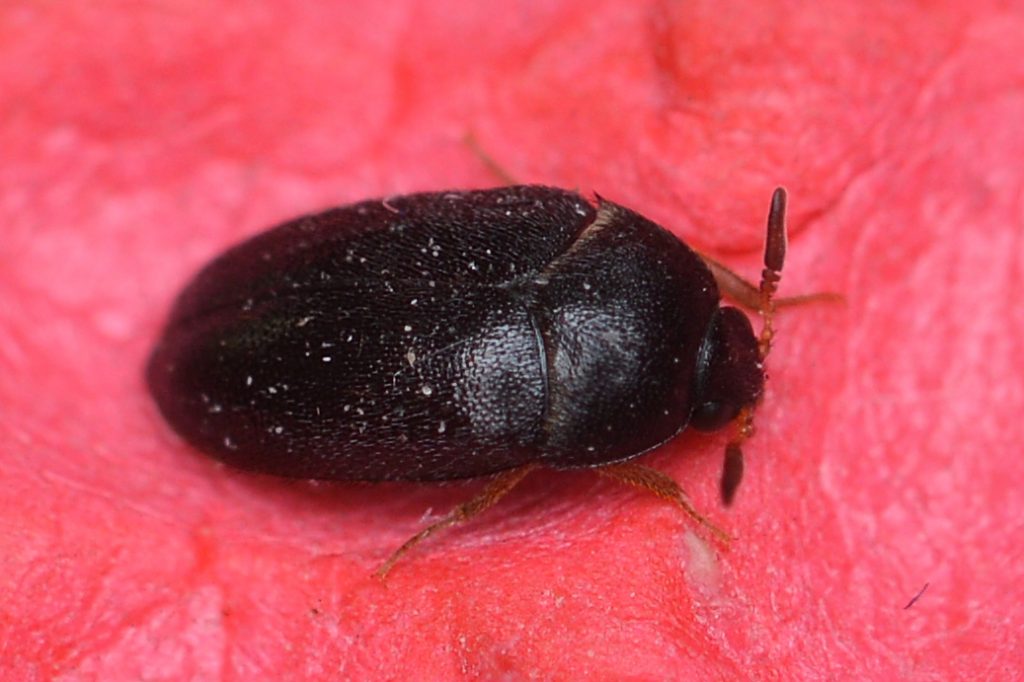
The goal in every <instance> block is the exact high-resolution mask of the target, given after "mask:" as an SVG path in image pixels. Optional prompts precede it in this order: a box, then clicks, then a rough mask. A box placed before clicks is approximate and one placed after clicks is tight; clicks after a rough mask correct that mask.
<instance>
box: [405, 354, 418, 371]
mask: <svg viewBox="0 0 1024 682" xmlns="http://www.w3.org/2000/svg"><path fill="white" fill-rule="evenodd" d="M405 361H406V362H408V363H409V366H410V367H413V366H415V365H416V353H414V352H413V351H411V350H410V351H409V352H408V353H406V354H405Z"/></svg>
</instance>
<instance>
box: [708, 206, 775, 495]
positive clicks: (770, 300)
mask: <svg viewBox="0 0 1024 682" xmlns="http://www.w3.org/2000/svg"><path fill="white" fill-rule="evenodd" d="M785 260H786V190H785V189H783V188H782V187H776V188H775V192H774V193H773V194H772V203H771V208H769V209H768V230H767V235H766V237H765V244H764V269H763V270H762V271H761V285H760V287H758V293H759V296H760V301H759V304H758V307H757V308H758V312H759V313H760V314H761V320H762V325H761V336H760V337H759V338H758V341H757V354H758V358H759V359H760V362H761V366H762V367H763V366H764V361H765V358H767V357H768V353H769V352H770V351H771V349H772V341H773V340H774V339H775V327H774V325H773V324H772V323H773V321H774V317H775V294H776V292H777V291H778V289H779V281H780V280H781V279H782V266H783V264H784V263H785ZM736 426H737V429H736V435H735V436H734V437H733V440H732V441H731V442H730V443H729V444H728V445H727V446H726V447H725V464H724V466H723V468H722V483H721V493H722V501H723V502H724V503H725V505H726V506H728V505H730V504H732V501H733V498H734V497H735V496H736V490H737V488H739V485H740V481H742V480H743V448H742V447H741V446H742V445H743V442H744V441H745V440H747V439H748V438H750V437H751V436H752V435H754V408H753V406H750V407H746V408H744V409H743V410H741V411H740V413H739V415H738V416H737V417H736Z"/></svg>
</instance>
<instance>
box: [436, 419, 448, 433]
mask: <svg viewBox="0 0 1024 682" xmlns="http://www.w3.org/2000/svg"><path fill="white" fill-rule="evenodd" d="M446 428H447V425H446V424H445V423H444V422H443V421H442V422H441V423H439V424H438V425H437V432H438V433H444V430H445V429H446Z"/></svg>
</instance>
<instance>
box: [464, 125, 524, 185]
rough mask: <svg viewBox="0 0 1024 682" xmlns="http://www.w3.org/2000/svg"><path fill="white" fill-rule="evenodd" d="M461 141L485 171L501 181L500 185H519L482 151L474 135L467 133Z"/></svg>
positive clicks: (492, 158) (491, 157)
mask: <svg viewBox="0 0 1024 682" xmlns="http://www.w3.org/2000/svg"><path fill="white" fill-rule="evenodd" d="M462 141H463V142H464V143H465V145H466V146H467V147H469V149H470V151H472V152H473V153H474V154H475V155H476V157H477V158H478V159H480V161H481V162H482V163H483V164H484V166H486V167H487V170H489V171H490V172H491V173H493V174H494V175H495V177H497V178H498V179H499V180H501V182H502V183H504V184H506V185H518V184H520V183H519V181H517V180H516V179H515V177H513V175H512V174H511V173H509V172H508V171H507V170H505V168H504V167H503V166H502V165H501V164H500V163H498V162H497V161H495V160H494V157H493V156H491V155H490V154H488V153H487V152H485V151H484V148H483V147H481V146H480V141H479V140H477V139H476V135H474V134H473V133H472V132H467V133H466V134H465V135H464V136H463V138H462Z"/></svg>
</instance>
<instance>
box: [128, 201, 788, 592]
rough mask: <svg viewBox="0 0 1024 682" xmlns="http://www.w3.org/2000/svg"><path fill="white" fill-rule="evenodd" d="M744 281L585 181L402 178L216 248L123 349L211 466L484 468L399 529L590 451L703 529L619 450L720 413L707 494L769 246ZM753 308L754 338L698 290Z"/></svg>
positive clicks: (588, 458)
mask: <svg viewBox="0 0 1024 682" xmlns="http://www.w3.org/2000/svg"><path fill="white" fill-rule="evenodd" d="M785 205H786V194H785V192H784V191H783V190H782V189H781V188H779V189H776V190H775V193H774V195H773V197H772V202H771V209H770V212H769V216H768V230H767V244H766V247H765V259H764V263H765V269H764V271H763V273H762V279H761V284H760V287H755V286H753V285H751V284H748V283H746V282H744V281H743V280H742V279H740V278H739V277H738V276H736V275H735V274H733V273H731V272H730V271H729V270H728V269H726V268H724V267H723V266H721V265H720V264H718V263H716V262H715V261H713V260H711V259H709V258H707V257H705V256H701V255H699V254H698V253H696V252H695V251H693V250H692V249H690V248H689V247H688V246H686V245H685V244H684V243H683V242H681V241H680V240H679V239H677V238H676V237H675V236H673V235H672V234H671V233H669V232H668V231H666V230H665V229H663V228H661V227H659V226H658V225H656V224H654V223H653V222H651V221H650V220H647V219H646V218H644V217H643V216H641V215H639V214H637V213H635V212H634V211H631V210H629V209H627V208H625V207H623V206H619V205H617V204H614V203H612V202H610V201H606V200H604V199H601V198H600V197H598V200H597V205H596V206H594V205H592V204H591V203H590V202H588V201H586V200H585V199H584V198H583V197H581V196H580V195H579V194H576V193H574V192H569V191H565V190H561V189H554V188H550V187H542V186H511V187H503V188H498V189H489V190H478V191H462V192H460V191H451V192H430V193H423V194H412V195H408V196H401V197H392V198H389V199H387V200H383V201H381V200H376V201H367V202H363V203H358V204H354V205H351V206H345V207H342V208H336V209H332V210H329V211H325V212H323V213H318V214H315V215H309V216H305V217H301V218H298V219H295V220H292V221H290V222H287V223H284V224H283V225H280V226H278V227H276V228H274V229H271V230H269V231H268V232H265V233H263V234H260V235H257V236H255V237H253V238H251V239H249V240H248V241H246V242H243V243H242V244H240V245H238V246H235V247H234V248H232V249H230V250H228V251H227V252H226V253H224V254H223V255H221V256H220V257H219V258H217V259H216V260H214V261H213V262H211V263H210V264H209V265H207V266H206V267H205V268H204V269H203V270H202V271H201V272H200V273H199V274H198V275H196V277H195V278H194V279H193V280H192V281H191V282H190V283H189V284H188V286H187V287H186V288H185V290H184V291H183V292H182V293H181V295H180V296H179V297H178V299H177V302H176V303H175V305H174V308H173V310H172V312H171V315H170V319H169V321H168V323H167V326H166V329H165V330H164V333H163V336H162V338H161V340H160V342H159V343H158V345H157V346H156V349H155V350H154V352H153V354H152V357H151V358H150V361H149V365H148V368H147V380H148V383H149V388H150V391H151V392H152V394H153V397H154V398H155V399H156V402H157V404H158V405H159V407H160V410H161V412H162V413H163V415H164V417H165V418H166V419H167V421H168V422H169V423H170V424H171V426H172V427H173V428H174V429H175V430H176V431H177V432H178V433H179V434H180V435H181V436H182V437H183V438H184V439H185V440H186V441H188V442H189V443H191V444H192V445H193V446H195V447H196V448H198V449H199V450H201V451H203V452H205V453H207V454H209V455H212V456H214V457H216V458H218V459H220V460H223V461H224V462H227V463H228V464H231V465H234V466H236V467H240V468H242V469H249V470H253V471H259V472H263V473H268V474H273V475H277V476H285V477H290V478H309V479H329V480H343V481H440V480H450V479H465V478H475V477H480V476H489V475H495V476H494V478H493V481H492V482H491V483H490V485H488V486H487V488H486V489H485V490H484V491H483V492H482V493H481V494H479V495H478V496H477V497H475V498H474V499H472V500H471V501H469V502H467V503H465V504H463V505H460V506H458V507H456V508H455V510H453V511H452V512H451V513H450V514H449V515H448V516H446V517H444V518H443V519H441V520H440V521H438V522H437V523H435V524H433V525H431V526H429V527H427V528H426V529H424V530H423V531H421V532H420V533H419V534H418V535H416V536H415V537H413V538H412V539H411V540H409V541H408V542H407V543H405V544H404V545H403V546H402V547H400V548H399V549H398V550H397V551H396V552H395V553H394V554H393V555H392V556H391V558H390V559H388V561H387V562H386V563H385V564H384V565H383V566H382V567H381V568H380V570H379V571H378V573H379V574H380V575H384V574H385V573H387V571H388V570H390V568H391V567H392V566H393V565H394V563H395V561H396V560H397V559H398V558H399V557H400V556H401V555H402V554H404V553H405V552H406V551H407V550H408V549H410V548H411V547H412V546H413V545H415V544H416V543H418V542H420V541H421V540H423V539H425V538H426V537H427V536H429V535H431V534H432V533H434V532H435V531H437V530H439V529H441V528H444V527H447V526H450V525H453V524H455V523H458V522H460V521H463V520H465V519H467V518H469V517H471V516H473V515H475V514H478V513H479V512H481V511H483V510H484V509H486V508H487V507H489V506H491V505H492V504H494V503H495V502H496V501H497V500H498V499H500V498H501V497H502V496H503V495H505V494H506V493H507V492H508V491H509V490H510V489H512V488H513V487H514V486H515V485H516V484H517V483H518V482H519V481H521V480H522V479H523V477H524V476H525V475H526V474H527V473H528V472H529V471H531V470H533V469H535V468H538V467H550V468H554V469H569V468H577V467H596V468H597V471H598V472H600V473H602V474H604V475H606V476H609V477H611V478H615V479H618V480H620V481H624V482H626V483H629V484H631V485H634V486H638V487H641V488H645V489H647V490H650V491H652V492H653V493H655V494H657V495H658V496H660V497H663V498H665V499H668V500H670V501H672V502H674V503H676V504H678V505H679V506H680V507H682V508H683V509H684V510H685V511H686V513H688V514H689V515H690V516H691V517H692V518H693V519H695V520H696V521H698V522H699V523H701V524H703V525H704V526H706V527H708V528H710V529H711V531H712V532H714V533H715V534H717V535H718V536H719V537H722V538H725V537H726V536H725V534H724V533H722V531H720V530H718V529H717V528H715V527H714V526H712V525H711V524H710V522H708V521H707V520H706V519H704V517H703V516H701V515H700V514H699V513H698V512H697V511H696V510H695V509H694V508H693V507H692V506H691V505H690V503H689V501H688V500H687V497H686V495H685V493H684V492H683V491H682V489H681V488H680V487H679V486H678V485H677V484H676V483H675V482H674V481H673V480H672V479H671V478H669V477H668V476H666V475H665V474H662V473H660V472H658V471H657V470H654V469H651V468H648V467H644V466H642V465H639V464H636V463H634V462H631V461H629V460H632V459H633V458H635V457H637V456H638V455H640V454H643V453H645V452H647V451H649V450H651V449H652V448H655V447H657V446H658V445H660V444H662V443H664V442H665V441H667V440H669V439H670V438H672V437H673V436H675V435H676V434H677V433H679V432H680V431H681V430H683V429H684V428H685V427H687V426H688V425H689V426H692V427H693V428H695V429H699V430H702V431H713V430H716V429H720V428H723V427H725V426H727V425H729V424H732V425H734V428H735V435H734V436H733V438H732V439H731V441H730V443H729V445H728V446H727V448H726V466H725V468H724V474H723V478H722V495H723V499H725V501H726V503H728V502H729V501H730V500H731V498H732V496H733V494H734V493H735V491H736V487H737V486H738V484H739V481H740V478H741V475H742V454H741V449H740V445H741V443H742V442H743V441H744V440H746V439H747V438H748V437H749V436H750V435H751V433H752V415H753V409H754V406H755V404H756V403H757V402H758V399H759V398H760V396H761V394H762V391H763V388H764V370H763V361H764V358H765V356H766V355H767V354H768V351H769V348H770V346H771V342H772V336H773V328H772V313H773V311H774V308H775V302H774V300H773V297H774V294H775V291H776V286H777V284H778V281H779V278H780V272H781V270H782V265H783V260H784V256H785V245H786V237H785V224H784V220H785ZM722 289H724V290H725V291H726V293H728V294H730V295H731V296H732V297H733V298H735V299H736V300H738V301H739V302H740V303H741V304H743V305H745V306H748V307H750V308H753V309H756V310H758V311H760V313H761V315H762V317H763V320H764V322H763V329H762V332H761V334H760V336H755V334H754V332H753V329H752V327H751V324H750V322H749V320H748V319H747V317H746V316H745V315H744V314H743V313H742V312H740V311H739V310H738V309H736V308H733V307H724V306H721V305H720V294H719V292H720V290H722Z"/></svg>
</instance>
